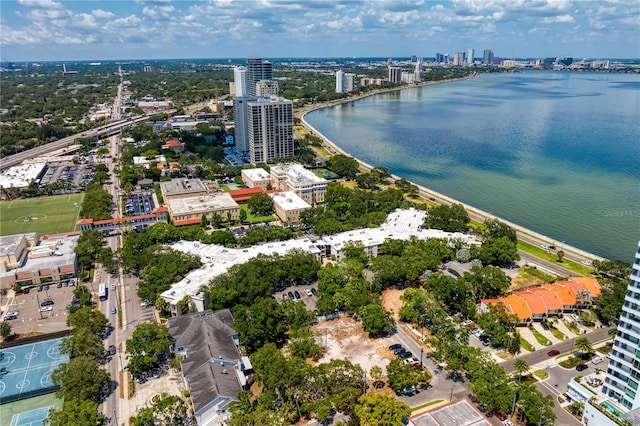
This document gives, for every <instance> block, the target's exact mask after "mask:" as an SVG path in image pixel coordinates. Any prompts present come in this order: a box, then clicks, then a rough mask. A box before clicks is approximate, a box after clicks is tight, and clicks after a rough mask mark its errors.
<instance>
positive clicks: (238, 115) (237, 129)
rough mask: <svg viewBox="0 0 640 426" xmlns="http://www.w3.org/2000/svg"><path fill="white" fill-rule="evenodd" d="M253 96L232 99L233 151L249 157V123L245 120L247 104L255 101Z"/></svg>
mask: <svg viewBox="0 0 640 426" xmlns="http://www.w3.org/2000/svg"><path fill="white" fill-rule="evenodd" d="M255 99H256V97H255V96H236V97H234V98H233V119H234V123H233V128H234V133H233V138H234V144H235V150H236V152H237V153H238V154H240V155H242V156H244V157H247V156H248V155H249V132H248V128H249V122H248V118H247V114H248V112H247V103H248V102H249V101H253V100H255Z"/></svg>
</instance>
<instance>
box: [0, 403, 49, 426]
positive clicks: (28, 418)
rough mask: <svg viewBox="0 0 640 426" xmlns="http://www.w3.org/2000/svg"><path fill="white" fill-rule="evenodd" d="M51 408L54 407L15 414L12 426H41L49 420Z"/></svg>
mask: <svg viewBox="0 0 640 426" xmlns="http://www.w3.org/2000/svg"><path fill="white" fill-rule="evenodd" d="M51 408H54V407H53V406H51V407H42V408H36V409H35V410H31V411H25V412H22V413H18V414H15V415H14V416H13V417H12V418H11V425H10V426H41V425H42V424H44V422H43V420H44V419H46V418H47V415H48V414H49V409H51Z"/></svg>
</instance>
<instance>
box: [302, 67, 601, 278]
mask: <svg viewBox="0 0 640 426" xmlns="http://www.w3.org/2000/svg"><path fill="white" fill-rule="evenodd" d="M476 76H477V73H474V74H473V75H471V76H467V77H462V78H456V79H448V80H441V81H436V82H428V83H424V84H420V85H414V86H410V87H397V88H396V87H394V88H391V89H381V90H380V91H374V92H372V93H368V94H366V95H362V96H357V97H355V98H350V99H346V100H341V101H339V102H330V103H326V104H321V105H318V106H315V107H312V108H310V109H308V110H304V111H300V112H299V118H300V123H301V125H302V127H304V128H305V129H306V130H307V131H308V132H309V133H310V134H311V135H312V136H318V137H320V138H321V139H322V141H323V144H324V145H325V146H326V147H329V148H331V149H330V150H328V151H329V153H330V154H331V155H335V154H342V155H346V156H349V157H351V158H354V159H355V160H356V161H357V162H358V164H359V165H360V167H359V168H360V170H361V171H363V172H367V171H370V170H372V169H373V168H375V166H372V165H371V164H368V163H366V162H364V161H362V160H360V159H359V158H357V157H355V156H353V155H351V154H349V153H348V152H347V151H345V150H343V149H342V148H340V147H339V146H338V145H336V144H335V143H334V142H333V141H331V140H330V139H329V138H327V137H326V136H325V135H324V134H322V133H321V132H320V131H318V129H316V128H315V127H313V126H312V125H311V124H309V123H308V122H307V121H306V120H305V115H306V114H307V113H310V112H312V111H316V110H319V109H323V108H328V107H332V106H335V105H340V104H344V103H347V102H353V101H357V100H359V99H364V98H367V97H369V96H373V95H377V94H379V93H388V92H392V91H397V90H406V89H413V88H416V87H423V86H432V85H435V84H443V83H450V82H454V81H461V80H468V79H471V78H475V77H476ZM331 150H333V152H332V151H331ZM391 177H392V178H393V179H394V180H398V179H403V178H402V177H400V176H397V175H395V174H391ZM409 182H411V181H409ZM411 184H413V185H415V186H417V187H418V195H419V196H420V197H421V198H424V199H432V198H434V199H435V202H437V203H439V204H461V205H462V206H463V207H464V208H465V210H467V212H469V216H470V217H471V219H474V217H473V215H475V216H476V218H475V219H480V222H483V221H484V220H486V219H498V220H500V221H501V222H503V223H505V224H507V225H509V226H510V227H511V228H513V229H515V230H516V232H517V234H518V239H521V240H522V241H524V242H527V241H526V239H525V238H522V237H523V236H528V237H530V238H531V239H534V240H536V242H537V243H538V244H537V245H539V244H540V243H544V244H546V245H556V246H559V250H562V251H564V252H565V253H572V254H574V255H576V256H579V257H582V258H584V259H588V260H589V261H594V260H598V261H602V260H608V259H606V258H604V257H601V256H598V255H596V254H594V253H590V252H588V251H586V250H582V249H580V248H578V247H575V246H572V245H569V244H567V243H565V242H561V243H560V242H559V240H556V239H553V238H551V237H548V236H546V235H543V234H541V233H539V232H536V231H533V230H531V229H528V228H525V227H523V226H520V225H518V224H516V223H513V222H511V221H508V220H505V219H503V218H501V217H499V216H496V215H494V214H491V213H489V212H486V211H484V210H481V209H478V208H476V207H474V206H471V205H469V204H466V203H463V202H461V201H458V200H456V199H454V198H451V197H449V196H447V195H444V194H441V193H439V192H437V191H434V190H432V189H429V188H427V187H424V186H422V185H418V184H416V183H415V182H411ZM431 201H434V200H431ZM560 266H561V265H560Z"/></svg>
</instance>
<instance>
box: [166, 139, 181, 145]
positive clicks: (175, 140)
mask: <svg viewBox="0 0 640 426" xmlns="http://www.w3.org/2000/svg"><path fill="white" fill-rule="evenodd" d="M164 146H184V144H183V143H182V142H180V141H179V140H178V139H171V140H168V141H166V142H165V143H164Z"/></svg>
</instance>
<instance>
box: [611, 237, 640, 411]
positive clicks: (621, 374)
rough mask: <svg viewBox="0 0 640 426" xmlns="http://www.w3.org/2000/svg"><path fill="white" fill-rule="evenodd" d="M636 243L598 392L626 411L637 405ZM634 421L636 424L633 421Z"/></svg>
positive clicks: (639, 316)
mask: <svg viewBox="0 0 640 426" xmlns="http://www.w3.org/2000/svg"><path fill="white" fill-rule="evenodd" d="M638 385H640V243H638V251H637V252H636V260H635V262H633V265H632V270H631V276H630V277H629V284H628V286H627V294H626V296H625V298H624V305H623V306H622V313H621V314H620V319H619V322H618V332H617V333H616V337H615V339H614V341H613V350H612V351H611V353H610V354H609V367H608V368H607V375H606V377H605V380H604V385H603V386H602V392H603V393H604V394H605V395H607V396H609V397H611V398H614V399H616V400H618V401H620V403H621V404H622V405H623V406H624V407H626V408H627V409H629V410H635V409H637V408H639V407H640V390H639V389H638ZM634 424H636V423H634Z"/></svg>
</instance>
